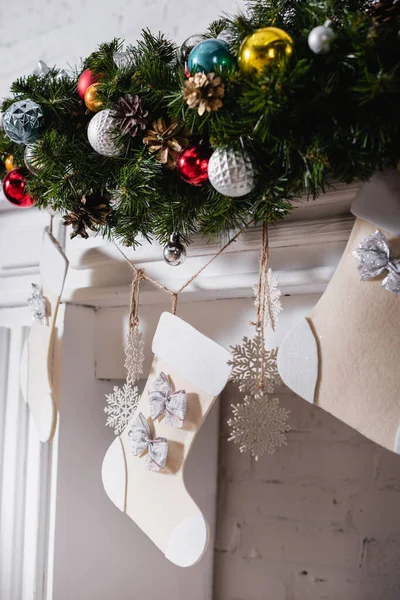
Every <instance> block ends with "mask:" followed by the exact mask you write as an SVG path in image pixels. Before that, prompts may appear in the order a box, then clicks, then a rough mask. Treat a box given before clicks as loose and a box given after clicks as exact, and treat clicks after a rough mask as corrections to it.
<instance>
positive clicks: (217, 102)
mask: <svg viewBox="0 0 400 600" xmlns="http://www.w3.org/2000/svg"><path fill="white" fill-rule="evenodd" d="M224 94H225V85H224V84H223V83H222V81H221V78H220V77H217V76H216V75H215V73H207V75H206V74H205V73H195V74H194V75H193V77H189V79H188V80H187V81H185V84H184V90H183V98H184V100H186V103H187V105H188V106H189V108H197V112H198V114H199V115H200V116H202V115H203V114H204V113H205V112H206V111H207V112H213V111H217V110H219V109H220V108H221V106H222V100H221V98H223V97H224Z"/></svg>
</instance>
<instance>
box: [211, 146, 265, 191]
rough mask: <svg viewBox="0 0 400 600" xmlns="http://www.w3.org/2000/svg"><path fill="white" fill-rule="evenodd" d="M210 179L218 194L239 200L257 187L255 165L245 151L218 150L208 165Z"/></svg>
mask: <svg viewBox="0 0 400 600" xmlns="http://www.w3.org/2000/svg"><path fill="white" fill-rule="evenodd" d="M208 178H209V180H210V183H211V185H212V186H213V188H214V189H216V190H217V192H220V194H224V195H225V196H230V197H231V198H239V197H240V196H245V195H246V194H249V193H250V192H251V191H252V190H253V189H254V188H255V185H256V176H255V172H254V167H253V163H252V161H251V158H250V156H249V154H248V153H247V152H246V151H245V150H235V149H232V148H230V149H229V148H228V149H222V148H218V149H217V150H215V152H213V154H212V155H211V158H210V162H209V163H208Z"/></svg>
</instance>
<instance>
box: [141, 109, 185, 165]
mask: <svg viewBox="0 0 400 600" xmlns="http://www.w3.org/2000/svg"><path fill="white" fill-rule="evenodd" d="M188 137H189V132H188V131H187V130H185V129H183V128H182V125H181V124H180V123H179V122H178V121H175V120H173V121H171V123H170V125H169V126H168V127H167V126H166V124H165V121H164V119H161V118H160V119H158V121H154V122H153V129H149V131H148V132H147V135H146V137H144V138H143V143H144V144H147V146H148V147H149V150H150V152H157V157H158V160H159V161H160V162H161V163H162V164H163V165H165V166H166V167H167V168H168V169H171V170H173V169H175V167H176V160H177V158H178V155H179V153H180V152H181V151H182V150H183V148H185V147H186V146H187V145H188V144H189V140H188Z"/></svg>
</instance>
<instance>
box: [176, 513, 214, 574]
mask: <svg viewBox="0 0 400 600" xmlns="http://www.w3.org/2000/svg"><path fill="white" fill-rule="evenodd" d="M208 535H209V534H208V525H207V523H206V521H205V519H204V517H203V516H202V515H201V514H199V515H197V516H195V517H189V518H187V519H184V520H183V521H181V522H180V523H179V525H177V526H176V527H175V529H174V530H173V532H172V534H171V536H170V538H169V542H168V546H167V550H166V552H165V556H166V558H168V560H170V561H171V562H172V563H174V564H175V565H177V566H178V567H191V566H192V565H195V564H196V563H197V562H199V560H200V559H201V558H202V556H203V554H204V552H205V550H206V548H207V544H208Z"/></svg>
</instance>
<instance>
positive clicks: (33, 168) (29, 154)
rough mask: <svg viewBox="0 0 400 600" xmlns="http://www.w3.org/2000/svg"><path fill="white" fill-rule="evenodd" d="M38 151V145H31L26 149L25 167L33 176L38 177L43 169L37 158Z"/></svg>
mask: <svg viewBox="0 0 400 600" xmlns="http://www.w3.org/2000/svg"><path fill="white" fill-rule="evenodd" d="M36 150H37V144H29V145H28V146H26V147H25V151H24V162H25V166H26V168H27V169H28V171H29V172H30V173H32V175H36V173H38V171H40V169H41V168H42V166H43V165H41V164H40V163H38V161H37V158H36V156H35V153H36Z"/></svg>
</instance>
